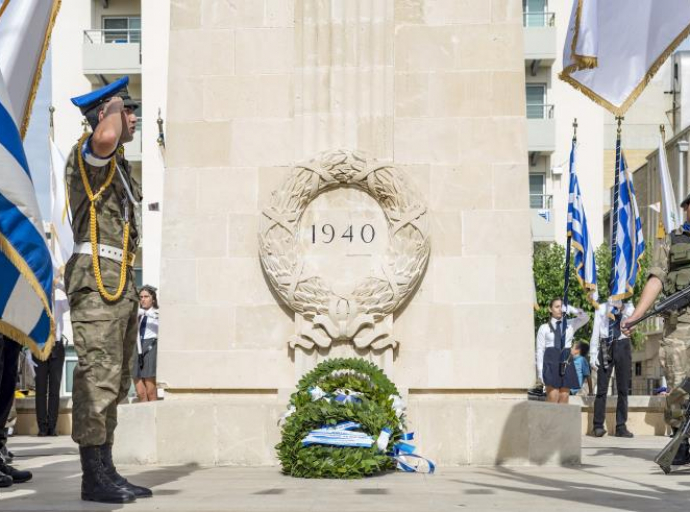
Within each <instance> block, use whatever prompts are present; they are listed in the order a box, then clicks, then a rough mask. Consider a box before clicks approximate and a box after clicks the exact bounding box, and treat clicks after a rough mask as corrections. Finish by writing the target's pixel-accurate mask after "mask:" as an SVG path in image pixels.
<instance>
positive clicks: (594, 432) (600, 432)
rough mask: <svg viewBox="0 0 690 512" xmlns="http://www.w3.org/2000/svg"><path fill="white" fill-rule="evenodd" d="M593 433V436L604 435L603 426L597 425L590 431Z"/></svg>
mask: <svg viewBox="0 0 690 512" xmlns="http://www.w3.org/2000/svg"><path fill="white" fill-rule="evenodd" d="M592 433H593V434H594V437H604V436H605V435H606V430H604V429H603V428H600V427H597V428H595V429H594V431H593V432H592Z"/></svg>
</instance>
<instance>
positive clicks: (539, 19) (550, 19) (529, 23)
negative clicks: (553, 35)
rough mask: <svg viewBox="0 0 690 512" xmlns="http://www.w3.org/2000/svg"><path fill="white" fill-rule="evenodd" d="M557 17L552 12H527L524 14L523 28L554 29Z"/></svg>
mask: <svg viewBox="0 0 690 512" xmlns="http://www.w3.org/2000/svg"><path fill="white" fill-rule="evenodd" d="M555 23H556V15H555V13H552V12H546V11H544V12H525V13H523V14H522V26H523V27H528V28H531V27H553V26H554V25H555Z"/></svg>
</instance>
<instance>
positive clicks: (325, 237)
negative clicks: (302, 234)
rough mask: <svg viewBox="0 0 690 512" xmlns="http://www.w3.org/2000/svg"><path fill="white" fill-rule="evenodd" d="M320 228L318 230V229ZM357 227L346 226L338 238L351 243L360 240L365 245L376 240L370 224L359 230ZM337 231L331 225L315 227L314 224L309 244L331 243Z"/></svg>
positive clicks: (336, 235)
mask: <svg viewBox="0 0 690 512" xmlns="http://www.w3.org/2000/svg"><path fill="white" fill-rule="evenodd" d="M319 227H320V229H319ZM358 228H359V226H354V225H353V224H350V225H348V226H347V228H346V229H345V231H343V232H342V234H341V235H340V236H339V238H342V239H345V240H347V241H348V242H350V243H352V242H353V241H354V240H357V239H359V240H361V241H362V242H364V243H365V244H370V243H371V242H373V241H374V238H376V230H375V229H374V226H372V225H371V224H364V225H363V226H362V227H361V228H359V229H358ZM338 232H339V230H336V228H335V226H333V224H322V225H321V226H317V225H316V224H312V225H311V243H312V244H315V243H324V244H330V243H332V242H333V241H334V240H335V239H336V237H338Z"/></svg>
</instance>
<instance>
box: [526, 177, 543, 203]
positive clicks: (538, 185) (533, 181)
mask: <svg viewBox="0 0 690 512" xmlns="http://www.w3.org/2000/svg"><path fill="white" fill-rule="evenodd" d="M545 191H546V176H545V175H544V174H532V173H530V175H529V207H530V208H546V206H547V205H546V200H545V199H546V196H545V195H544V192H545Z"/></svg>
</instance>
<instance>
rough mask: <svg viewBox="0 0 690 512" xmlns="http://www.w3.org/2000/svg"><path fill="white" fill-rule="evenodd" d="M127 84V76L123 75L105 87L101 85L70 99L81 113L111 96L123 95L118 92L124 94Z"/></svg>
mask: <svg viewBox="0 0 690 512" xmlns="http://www.w3.org/2000/svg"><path fill="white" fill-rule="evenodd" d="M127 84H129V77H128V76H123V77H122V78H120V79H119V80H116V81H114V82H113V83H111V84H108V85H106V86H105V87H101V88H100V89H96V90H95V91H91V92H89V93H87V94H83V95H81V96H77V97H75V98H72V100H71V101H72V104H73V105H74V106H76V107H79V110H81V112H82V114H86V112H88V111H89V110H91V109H92V108H94V107H97V106H98V105H100V104H101V103H103V102H106V101H108V100H109V99H110V98H112V97H113V96H123V95H122V94H118V93H121V92H124V93H125V95H126V94H127ZM127 98H129V96H127Z"/></svg>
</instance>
